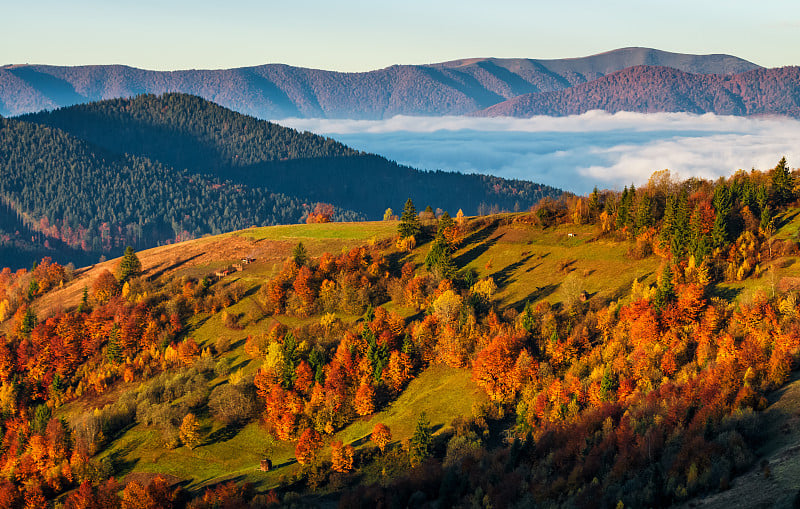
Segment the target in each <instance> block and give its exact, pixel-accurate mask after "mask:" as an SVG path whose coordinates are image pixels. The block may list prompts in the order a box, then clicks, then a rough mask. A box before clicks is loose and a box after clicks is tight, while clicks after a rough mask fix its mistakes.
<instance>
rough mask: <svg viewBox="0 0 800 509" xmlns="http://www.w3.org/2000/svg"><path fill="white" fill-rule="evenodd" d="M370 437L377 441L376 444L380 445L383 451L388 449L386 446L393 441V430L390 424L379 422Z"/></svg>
mask: <svg viewBox="0 0 800 509" xmlns="http://www.w3.org/2000/svg"><path fill="white" fill-rule="evenodd" d="M370 439H371V440H372V441H373V442H375V445H377V446H378V448H379V449H380V450H381V452H384V451H385V450H386V446H387V445H389V442H391V441H392V432H391V430H390V429H389V426H387V425H385V424H383V423H382V422H379V423H378V424H376V425H375V427H374V428H372V434H371V435H370Z"/></svg>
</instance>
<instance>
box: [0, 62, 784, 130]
mask: <svg viewBox="0 0 800 509" xmlns="http://www.w3.org/2000/svg"><path fill="white" fill-rule="evenodd" d="M643 65H644V66H658V67H668V68H670V69H674V70H675V71H680V73H679V74H678V75H677V76H669V75H664V76H662V77H663V78H664V79H667V80H668V81H664V82H661V83H658V84H657V85H658V88H657V90H661V89H666V90H671V89H673V88H678V89H679V88H680V86H681V85H682V83H683V82H682V81H681V79H682V78H681V76H683V75H685V74H687V73H688V74H689V75H717V77H716V78H709V79H711V80H712V81H713V80H717V81H719V80H725V79H728V78H727V77H728V76H731V75H739V74H741V73H745V74H744V75H745V76H748V77H751V78H758V76H759V75H758V74H747V73H748V72H755V71H761V72H765V71H764V70H763V69H762V68H761V67H760V66H758V65H756V64H754V63H752V62H748V61H746V60H743V59H741V58H737V57H735V56H730V55H687V54H680V53H670V52H665V51H659V50H655V49H648V48H623V49H618V50H614V51H610V52H606V53H601V54H597V55H592V56H588V57H583V58H567V59H556V60H542V59H528V58H504V59H500V58H471V59H463V60H455V61H450V62H443V63H434V64H426V65H393V66H390V67H387V68H385V69H380V70H374V71H369V72H356V73H344V72H334V71H325V70H318V69H306V68H300V67H292V66H290V65H284V64H268V65H261V66H254V67H242V68H236V69H220V70H181V71H150V70H143V69H136V68H133V67H127V66H122V65H90V66H79V67H60V66H48V65H28V64H24V65H6V66H4V67H0V114H2V115H4V116H15V115H20V114H25V113H31V112H36V111H40V110H44V109H55V108H58V107H63V106H70V105H74V104H79V103H87V102H92V101H98V100H104V99H112V98H118V97H132V96H136V95H139V94H145V93H155V94H161V93H165V92H183V93H188V94H193V95H197V96H199V97H203V98H205V99H208V100H210V101H213V102H216V103H218V104H220V105H222V106H224V107H227V108H230V109H232V110H235V111H238V112H240V113H245V114H249V115H253V116H256V117H259V118H266V119H280V118H287V117H308V118H357V119H380V118H386V117H392V116H395V115H463V114H471V113H475V112H479V111H480V112H481V113H480V114H506V113H503V112H505V111H514V112H515V113H514V114H518V115H523V116H525V115H528V114H531V111H538V110H535V109H534V110H530V111H528V110H524V109H522V107H521V105H519V104H517V103H516V101H517V100H519V101H522V102H525V101H529V100H530V99H529V98H530V97H532V96H534V97H538V96H542V94H544V95H543V96H542V97H543V99H541V100H542V101H548V102H552V103H553V104H560V103H559V101H560V100H554V99H552V97H560V96H553V94H557V93H559V92H561V91H567V90H573V88H574V87H581V86H583V87H590V88H591V87H592V85H590V84H593V83H594V84H595V85H594V86H593V87H594V88H592V90H594V91H595V92H597V93H598V94H601V95H603V94H607V93H611V92H612V91H613V90H609V91H605V90H604V89H603V87H604V86H610V85H613V84H614V81H613V80H612V81H610V82H608V81H603V80H604V78H606V77H608V76H609V75H612V76H613V75H615V73H618V72H620V71H623V70H625V69H629V68H631V67H635V66H643ZM795 75H796V73H794V74H793V73H792V72H788V73H780V72H777V73H776V76H775V78H776V79H785V80H789V81H786V82H784V83H783V84H782V85H781V86H779V87H776V88H775V89H774V91H775V93H781V94H784V95H785V96H782V97H781V100H783V101H796V97H797V94H796V91H797V86H798V85H797V80H796V79H794V76H795ZM698 79H700V78H698ZM684 81H685V79H684ZM701 81H702V79H701ZM644 86H645V83H642V84H637V86H636V87H635V88H636V89H637V90H638V89H641V88H642V87H644ZM647 86H650V85H649V84H648V85H647ZM580 90H583V89H580ZM792 91H794V92H795V93H794V95H793V96H791V94H792ZM645 92H647V91H646V90H645ZM676 93H678V92H676ZM565 94H566V95H565V97H571V96H570V94H568V93H566V92H565ZM790 96H791V97H790ZM509 100H511V101H515V102H514V105H515V106H509V105H506V104H505V102H506V101H509ZM574 101H575V100H572V102H574ZM533 102H536V101H533ZM572 102H570V104H569V106H564V107H560V108H548V111H550V113H549V114H555V115H563V114H567V112H568V111H571V109H580V108H579V107H577V106H574V105H573V104H572ZM773 102H780V101H778V100H777V99H776V100H773ZM496 105H499V106H497V108H498V109H491V108H492V107H495V106H496ZM627 107H630V108H632V109H633V111H654V110H655V111H664V110H659V109H658V107H659V106H658V104H657V103H656V101H654V100H652V101H649V102H648V103H647V104H646V105H644V106H643V105H641V104H638V103H633V104H631V105H628V106H627ZM663 107H664V108H668V107H670V105H669V104H668V103H667V104H665V105H664V106H663ZM487 108H489V109H487ZM710 108H711V109H705V110H703V111H716V110H714V109H713V105H712V106H711V107H710ZM698 109H699V107H696V108H694V110H690V111H695V110H698ZM729 109H730V108H729ZM766 109H767V111H765V112H766V113H779V111H772V110H770V109H769V108H766ZM481 110H483V111H481ZM733 110H735V108H733ZM666 111H671V110H666ZM721 111H727V110H725V109H723V110H721ZM736 111H738V110H736ZM742 111H746V109H745V110H742ZM792 111H793V110H792ZM737 114H739V113H737Z"/></svg>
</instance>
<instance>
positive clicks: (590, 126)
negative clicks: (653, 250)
mask: <svg viewBox="0 0 800 509" xmlns="http://www.w3.org/2000/svg"><path fill="white" fill-rule="evenodd" d="M279 123H280V124H282V125H286V126H289V127H294V128H296V129H300V130H306V131H311V132H313V133H316V134H324V135H326V136H330V137H332V138H334V139H336V140H338V141H341V142H343V143H345V144H347V145H349V146H351V147H353V148H356V149H359V150H364V151H367V152H374V153H377V154H380V155H382V156H385V157H387V158H389V159H392V160H394V161H397V162H398V163H400V164H405V165H408V166H412V167H414V168H418V169H424V170H448V171H460V172H464V173H489V174H492V175H497V176H501V177H506V178H518V179H525V180H531V181H534V182H541V183H543V184H548V185H551V186H556V187H560V188H562V189H565V190H569V191H573V192H576V193H588V192H590V191H591V189H592V188H593V187H594V186H595V185H596V186H598V187H599V188H601V189H602V188H609V189H622V187H623V186H625V185H630V184H631V183H634V184H636V185H641V184H643V183H645V182H647V179H648V178H649V177H650V175H651V174H652V173H653V172H654V171H656V170H663V169H665V168H668V169H669V170H670V171H671V172H672V174H673V175H675V176H676V177H680V178H686V177H691V176H697V177H704V178H716V177H719V176H727V175H730V174H731V173H733V172H734V171H736V170H737V169H745V170H749V169H751V168H758V169H767V168H771V167H774V166H775V164H776V163H777V162H778V160H779V159H780V158H781V157H782V156H786V157H787V159H788V160H789V164H790V165H791V166H792V167H794V166H798V165H800V121H798V120H792V119H788V118H745V117H731V116H717V115H713V114H706V115H693V114H687V113H652V114H642V113H627V112H624V113H615V114H610V113H606V112H601V111H592V112H589V113H585V114H583V115H576V116H569V117H533V118H530V119H519V118H509V117H495V118H473V117H407V116H397V117H393V118H389V119H385V120H347V119H285V120H280V121H279Z"/></svg>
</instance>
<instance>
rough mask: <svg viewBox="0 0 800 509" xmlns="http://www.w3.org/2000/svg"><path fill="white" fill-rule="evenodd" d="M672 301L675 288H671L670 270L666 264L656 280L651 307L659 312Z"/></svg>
mask: <svg viewBox="0 0 800 509" xmlns="http://www.w3.org/2000/svg"><path fill="white" fill-rule="evenodd" d="M673 299H675V287H673V286H672V270H671V269H670V268H669V264H666V265H664V270H663V271H661V277H660V278H659V280H658V288H657V289H656V295H655V298H654V299H653V307H655V308H656V309H657V310H659V311H660V310H661V309H663V308H664V306H666V305H667V303H668V302H670V301H671V300H673Z"/></svg>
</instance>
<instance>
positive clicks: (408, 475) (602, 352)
mask: <svg viewBox="0 0 800 509" xmlns="http://www.w3.org/2000/svg"><path fill="white" fill-rule="evenodd" d="M778 170H780V171H783V172H785V171H787V168H785V166H784V165H783V162H781V163H780V164H779V165H778V167H776V169H775V170H771V171H770V172H769V173H767V172H759V171H754V172H752V173H750V172H747V173H745V172H740V173H737V174H736V175H735V176H733V177H730V178H728V179H720V180H719V181H715V182H711V181H701V180H698V179H692V180H690V181H685V182H667V181H661V182H657V181H656V180H653V181H651V183H650V184H649V185H648V186H646V187H642V188H639V189H636V190H633V189H631V190H628V189H626V190H625V191H624V192H623V193H613V192H607V193H603V194H602V195H598V196H594V197H590V199H589V200H587V201H588V202H589V203H591V205H589V207H588V208H587V207H586V202H585V201H581V200H578V198H577V197H565V199H564V200H563V201H560V202H558V203H549V204H542V206H541V207H539V208H538V209H537V210H535V211H533V212H526V213H517V214H498V215H491V216H482V217H471V218H464V219H463V220H462V221H459V222H458V223H453V224H450V225H447V223H445V220H444V219H441V220H440V221H439V222H438V223H437V221H436V220H430V221H429V222H427V223H425V224H423V225H422V228H423V233H422V234H421V235H420V236H419V240H420V242H419V244H418V245H417V246H416V247H414V248H412V249H411V250H408V249H405V248H401V247H400V246H398V244H397V243H396V242H395V238H396V235H397V231H398V222H397V221H378V222H362V223H329V224H315V225H291V226H271V227H261V228H249V229H245V230H241V231H236V232H230V233H226V234H222V235H218V236H209V237H205V238H200V239H194V240H189V241H185V242H181V243H178V244H174V245H169V246H160V247H156V248H152V249H148V250H144V251H140V252H139V253H137V256H138V259H139V261H140V262H141V273H135V274H134V275H133V276H132V277H131V278H130V279H128V280H126V281H120V280H117V279H116V278H114V276H112V275H111V273H112V272H117V267H118V266H119V264H120V260H119V259H115V260H109V261H106V262H102V263H98V264H95V265H93V266H91V267H85V268H81V269H78V270H75V271H74V273H73V274H72V275H71V277H69V278H66V279H62V281H63V282H62V283H60V284H59V283H58V282H57V281H55V280H51V278H49V277H48V274H51V273H56V274H57V273H58V270H50V269H52V267H50V268H43V267H42V266H40V267H37V269H36V270H34V271H32V272H28V273H26V272H25V271H20V272H19V273H16V274H10V273H8V272H0V303H1V302H4V301H5V300H8V301H9V302H13V304H12V306H13V307H12V308H11V310H12V311H14V313H13V314H12V313H8V314H7V316H6V317H5V318H4V319H3V318H0V339H3V341H0V379H2V386H3V387H5V389H4V393H5V397H4V399H2V400H0V403H2V406H0V410H1V411H0V422H2V423H3V425H4V426H5V428H6V429H7V430H8V431H7V432H6V433H5V434H4V436H3V445H4V446H5V447H4V448H3V455H2V458H3V460H4V464H6V465H13V466H14V467H15V468H16V470H15V472H17V473H19V474H20V475H16V476H13V477H12V478H11V479H8V480H5V481H4V482H3V483H0V496H3V497H5V498H3V500H5V501H7V504H6V506H7V507H10V508H13V509H17V508H19V507H23V506H24V502H25V500H30V499H32V498H33V497H34V495H37V493H38V494H39V495H40V496H41V499H42V500H52V499H56V500H57V502H62V503H65V505H66V506H67V507H70V506H71V505H70V504H72V505H74V504H75V503H76V500H82V501H86V500H90V501H96V500H105V501H106V502H105V503H99V504H98V506H101V507H109V508H116V507H122V508H126V507H129V506H131V505H133V501H139V499H138V498H137V497H142V498H143V499H144V500H149V501H153V502H152V503H151V506H152V507H177V506H179V505H182V504H185V503H186V501H187V500H188V499H189V498H193V499H194V500H193V501H192V505H191V507H213V506H214V505H215V504H216V506H229V507H263V506H269V505H270V504H275V503H283V504H285V505H290V504H294V505H295V506H299V505H302V506H310V507H332V506H336V505H337V504H338V506H339V507H353V506H359V505H361V506H365V505H369V506H377V505H378V504H380V503H384V502H385V504H386V506H388V507H408V506H420V505H424V504H429V505H432V504H434V503H435V504H437V505H441V506H444V505H451V506H461V505H466V504H468V503H469V502H470V501H472V500H480V501H481V503H482V504H483V505H489V504H491V505H492V506H493V507H514V506H522V507H530V506H533V505H534V504H537V505H543V504H547V505H551V506H554V507H575V506H581V507H584V506H592V507H617V506H619V505H620V502H622V503H623V504H624V505H626V506H637V507H639V506H669V505H671V504H686V506H687V507H695V506H696V505H697V504H698V503H701V504H703V505H708V506H710V507H729V506H730V504H731V503H734V504H736V505H737V506H742V507H763V506H765V505H770V506H774V505H776V504H780V503H790V502H791V500H792V497H793V496H794V495H795V494H796V492H797V488H796V479H795V477H796V475H795V474H796V472H797V468H798V465H800V461H799V460H798V459H799V458H800V456H799V455H798V454H797V448H798V440H800V433H798V429H800V425H798V419H797V415H796V414H797V400H798V376H797V372H796V371H794V372H793V371H792V370H793V369H794V367H795V366H796V364H795V363H796V361H797V359H798V357H800V333H799V332H798V331H800V328H799V327H800V325H799V324H800V318H799V317H798V316H799V315H798V312H797V293H796V291H797V289H798V288H800V287H798V286H797V280H798V278H797V277H796V264H797V263H798V261H799V260H800V248H799V246H800V245H798V243H797V239H798V233H797V232H798V227H799V226H800V209H798V208H797V206H796V203H794V200H795V199H796V196H797V195H796V194H791V195H789V196H785V195H783V191H784V190H785V188H784V187H782V186H785V185H787V184H791V181H790V182H788V183H787V182H784V181H783V180H781V178H780V176H781V175H784V176H785V175H787V174H788V175H790V180H791V174H789V173H780V172H779V171H778ZM759 189H762V190H763V192H764V193H766V194H765V196H766V198H764V200H766V201H763V202H762V203H761V204H760V205H759V204H758V200H756V199H755V197H754V194H759V193H761V191H758V190H759ZM754 191H756V192H755V193H754ZM690 193H691V198H689V195H690ZM605 204H609V205H608V208H606V207H605ZM787 204H788V205H787ZM612 207H613V209H612ZM772 207H774V208H772ZM759 208H761V209H762V210H761V211H760V212H761V213H760V214H759V213H758V212H759V210H758V209H759ZM764 210H772V211H774V212H776V214H775V215H774V217H772V218H771V219H770V212H767V213H766V216H765V217H767V219H769V221H767V223H769V224H768V225H767V228H766V229H760V227H759V225H758V224H757V223H758V221H756V220H755V219H754V218H755V217H758V216H764V212H763V211H764ZM600 211H602V212H600ZM609 211H611V212H609ZM632 211H637V212H636V213H635V214H633V213H632ZM642 211H644V212H642ZM701 213H702V214H703V215H701ZM575 217H578V219H579V221H578V222H579V223H581V224H576V223H575V221H574V218H575ZM689 218H692V219H689ZM716 218H724V220H722V221H718V220H716ZM712 224H713V227H712V228H711V231H707V228H706V227H707V226H710V225H712ZM632 229H633V230H634V231H638V232H639V234H638V235H636V236H634V235H632ZM439 232H441V235H439ZM441 242H446V243H447V245H448V247H447V248H446V251H445V252H446V253H447V255H446V256H447V257H448V258H449V259H450V262H451V263H452V264H453V266H454V268H455V269H457V270H456V271H454V272H453V273H452V277H451V278H447V277H443V276H442V274H441V273H438V275H437V272H436V271H435V270H433V266H432V264H431V253H432V252H434V251H435V250H436V247H435V246H436V244H437V243H441ZM299 243H302V244H303V246H305V249H304V250H299V249H298V247H299ZM715 244H718V245H719V246H720V248H719V249H714V250H711V249H710V248H711V246H712V245H715ZM702 253H706V254H705V255H702ZM695 255H698V256H697V258H696V257H695ZM243 258H249V259H250V260H251V261H250V263H247V264H243V265H242V266H241V267H240V269H241V270H234V271H232V272H229V271H227V270H226V269H227V268H229V267H231V266H232V265H233V264H236V263H241V261H242V259H243ZM698 259H699V260H701V261H700V262H696V261H695V260H698ZM751 262H753V265H750V263H751ZM37 278H41V279H39V281H41V282H42V286H41V287H40V289H38V290H37V289H36V285H31V284H30V283H31V282H32V281H36V280H37ZM45 281H47V285H46V286H45ZM31 288H33V290H31ZM84 288H87V289H89V290H88V292H86V295H87V296H86V298H84V297H83V296H84ZM26 294H27V295H29V296H28V297H25V295H26ZM20 310H22V311H20ZM27 310H30V313H31V316H34V317H35V319H33V321H32V322H30V321H29V322H27V323H28V325H27V326H26V325H25V324H26V320H25V319H24V318H23V317H24V316H29V315H28V311H27ZM37 319H38V320H37ZM9 387H12V388H13V389H14V390H13V391H12V390H9V389H8V388H9ZM10 405H15V406H16V407H17V408H20V409H21V411H20V412H18V413H12V412H9V411H8V408H9V407H10ZM189 416H191V418H189ZM187 423H188V424H187ZM381 424H382V425H384V426H386V427H388V428H389V431H390V432H389V434H388V436H386V435H383V436H384V439H385V441H381V438H380V436H379V435H377V433H376V432H375V430H378V429H379V427H378V425H381ZM20 430H21V431H20ZM12 446H13V447H12ZM348 458H349V459H348ZM262 462H263V463H262ZM23 474H24V475H23ZM112 477H113V478H114V479H116V480H117V481H114V480H109V479H111V478H112ZM729 487H732V489H731V491H728V489H729ZM37 489H38V490H39V491H38V492H37V491H36V490H37ZM109 494H110V496H109ZM476 494H477V495H476ZM103 497H109V498H105V499H104V498H103ZM144 497H146V498H144ZM87 505H88V504H87Z"/></svg>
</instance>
